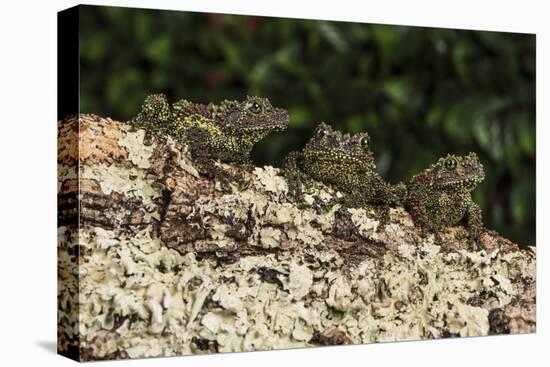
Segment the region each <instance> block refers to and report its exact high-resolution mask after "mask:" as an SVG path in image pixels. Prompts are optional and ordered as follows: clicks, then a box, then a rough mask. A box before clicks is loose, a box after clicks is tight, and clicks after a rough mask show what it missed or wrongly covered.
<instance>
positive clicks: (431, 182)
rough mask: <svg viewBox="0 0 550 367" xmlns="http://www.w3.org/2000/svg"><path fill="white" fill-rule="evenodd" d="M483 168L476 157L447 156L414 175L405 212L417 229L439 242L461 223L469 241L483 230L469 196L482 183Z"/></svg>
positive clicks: (476, 237)
mask: <svg viewBox="0 0 550 367" xmlns="http://www.w3.org/2000/svg"><path fill="white" fill-rule="evenodd" d="M484 178H485V172H484V170H483V165H482V164H481V162H480V161H479V159H478V157H477V155H476V154H475V153H469V154H468V155H466V156H455V155H447V156H446V157H443V158H440V159H439V160H438V161H437V162H435V163H434V164H432V165H431V166H430V167H429V168H427V169H425V170H424V171H422V172H420V173H419V174H417V175H415V176H414V177H413V178H412V179H411V181H410V182H409V184H408V185H407V188H408V198H407V204H406V207H407V210H408V211H409V213H410V214H411V215H412V217H413V220H414V222H415V224H416V225H418V226H420V227H421V228H422V230H423V231H424V232H431V233H434V234H435V235H436V239H440V237H439V232H440V231H442V230H444V229H445V228H447V227H451V226H455V225H457V224H460V223H461V222H464V223H465V225H466V229H467V230H468V233H469V237H470V239H471V240H474V241H477V240H478V239H479V235H480V231H481V230H482V228H483V218H482V213H481V209H480V208H479V206H478V205H477V204H476V203H475V202H474V201H473V200H472V195H471V192H472V191H473V190H474V189H475V187H476V186H477V185H478V184H479V183H480V182H482V181H483V179H484Z"/></svg>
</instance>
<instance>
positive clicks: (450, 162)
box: [443, 157, 458, 171]
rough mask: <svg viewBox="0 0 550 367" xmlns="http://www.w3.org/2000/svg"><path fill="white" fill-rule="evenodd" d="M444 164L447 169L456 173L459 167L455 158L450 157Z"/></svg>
mask: <svg viewBox="0 0 550 367" xmlns="http://www.w3.org/2000/svg"><path fill="white" fill-rule="evenodd" d="M443 164H444V165H445V169H447V170H448V171H454V170H455V169H456V167H457V166H458V162H457V160H456V158H454V157H449V158H447V159H445V163H443Z"/></svg>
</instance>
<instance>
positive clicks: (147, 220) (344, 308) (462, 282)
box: [58, 115, 536, 360]
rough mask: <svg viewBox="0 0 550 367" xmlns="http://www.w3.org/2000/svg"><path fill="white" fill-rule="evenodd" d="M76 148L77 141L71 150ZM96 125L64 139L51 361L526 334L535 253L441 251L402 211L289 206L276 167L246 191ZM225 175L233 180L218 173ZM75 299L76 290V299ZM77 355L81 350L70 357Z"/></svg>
mask: <svg viewBox="0 0 550 367" xmlns="http://www.w3.org/2000/svg"><path fill="white" fill-rule="evenodd" d="M78 137H79V139H78ZM142 139H143V131H137V132H131V131H130V130H129V127H128V126H127V125H126V124H124V123H121V122H117V121H113V120H111V119H108V118H107V119H104V118H101V117H98V116H93V115H83V116H81V117H80V120H78V119H76V118H68V119H66V120H64V121H61V122H60V125H59V155H58V165H59V166H58V167H59V168H58V170H59V171H58V172H59V183H58V190H59V196H58V200H59V244H58V260H59V261H58V278H59V287H58V298H59V332H58V337H59V339H58V349H59V351H60V352H62V353H65V354H70V355H72V356H74V357H76V358H78V359H81V360H97V359H111V358H136V357H148V356H172V355H181V354H193V353H212V352H231V351H249V350H265V349H278V348H292V347H308V346H321V345H334V344H356V343H369V342H380V341H399V340H415V339H432V338H442V337H454V336H478V335H490V334H505V333H528V332H534V331H535V326H536V323H535V299H536V295H535V253H534V251H533V250H532V249H520V248H519V247H518V246H517V245H515V244H514V243H512V242H510V241H509V240H507V239H505V238H502V237H501V236H499V235H498V234H497V233H495V232H492V231H488V230H487V231H485V232H484V233H483V235H482V242H483V245H484V247H485V249H484V250H480V251H479V250H474V249H470V248H469V247H468V244H467V242H466V241H465V239H464V238H465V231H464V229H463V228H461V227H456V228H450V229H449V230H447V231H446V232H445V233H444V234H443V236H442V238H443V242H444V243H443V245H442V246H437V245H435V244H434V239H433V236H429V237H425V238H423V237H421V236H420V234H419V232H418V230H417V228H415V227H414V224H413V222H412V220H411V218H410V216H409V215H408V214H407V213H406V212H405V211H404V210H402V209H395V210H392V212H391V223H390V224H389V225H387V226H385V227H384V228H382V227H381V226H379V223H378V222H377V221H376V220H374V219H372V216H371V215H370V213H368V212H366V211H365V210H362V209H349V210H346V211H344V210H339V209H340V208H339V206H338V205H334V206H331V205H329V204H328V203H329V202H330V200H331V198H333V197H334V196H337V195H338V193H336V192H334V191H333V190H331V189H330V188H327V187H325V186H323V185H320V184H319V185H318V186H316V187H314V188H313V189H312V190H311V192H309V193H307V195H306V200H307V202H308V205H306V206H304V207H302V206H300V207H297V206H296V205H295V203H292V202H290V201H288V199H287V189H288V188H287V184H286V181H285V180H284V179H283V178H282V177H280V176H278V175H277V172H278V170H277V169H275V168H272V167H269V166H267V167H258V168H256V169H255V170H254V171H253V172H250V173H244V175H245V178H246V180H245V181H246V182H245V183H244V184H243V185H240V186H241V187H237V185H234V186H228V185H223V184H222V183H220V182H214V181H211V180H208V179H206V178H204V177H201V176H199V175H198V174H197V171H196V169H195V168H194V167H193V164H192V162H191V161H190V160H189V156H188V154H187V151H186V147H185V146H181V145H179V144H176V143H175V142H173V141H170V140H169V141H167V142H164V143H161V142H154V144H153V145H152V146H144V145H143V144H142ZM224 167H225V168H226V169H228V170H235V168H233V167H230V166H224ZM77 290H79V291H77ZM78 342H79V343H78Z"/></svg>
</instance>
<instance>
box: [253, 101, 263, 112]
mask: <svg viewBox="0 0 550 367" xmlns="http://www.w3.org/2000/svg"><path fill="white" fill-rule="evenodd" d="M250 111H252V112H253V113H260V112H262V105H261V104H259V103H258V101H252V103H250Z"/></svg>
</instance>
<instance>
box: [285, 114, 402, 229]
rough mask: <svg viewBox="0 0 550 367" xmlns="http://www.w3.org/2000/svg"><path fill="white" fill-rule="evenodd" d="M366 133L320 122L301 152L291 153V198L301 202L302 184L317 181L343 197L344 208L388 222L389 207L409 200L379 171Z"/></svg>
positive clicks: (287, 171)
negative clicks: (369, 212)
mask: <svg viewBox="0 0 550 367" xmlns="http://www.w3.org/2000/svg"><path fill="white" fill-rule="evenodd" d="M369 143H370V142H369V136H368V134H367V133H359V134H353V135H350V134H342V133H341V132H339V131H335V130H333V129H332V128H331V127H330V126H329V125H327V124H325V123H321V124H320V125H319V126H318V127H317V129H316V130H315V133H314V135H313V137H312V138H311V140H310V141H309V142H308V143H307V145H306V147H305V148H304V149H303V151H301V152H293V153H291V154H290V155H289V156H288V157H287V159H286V161H285V167H284V169H283V174H284V175H285V176H286V177H287V179H288V181H289V189H290V192H291V195H292V196H294V198H295V199H297V200H301V199H302V192H301V184H302V183H307V181H308V180H311V179H313V180H317V181H320V182H322V183H324V184H327V185H330V186H332V187H334V188H335V189H336V190H338V191H340V192H341V193H342V194H343V195H344V206H346V207H352V208H366V209H375V212H376V214H377V216H378V217H379V219H381V221H382V222H383V223H386V222H387V221H388V219H389V215H388V214H389V210H388V209H389V207H390V206H396V205H401V204H403V203H404V200H405V197H406V187H405V185H404V184H403V183H399V184H397V185H391V184H389V183H387V182H385V181H384V180H383V179H382V178H381V177H380V175H378V173H377V172H376V165H375V163H374V158H373V153H372V152H371V150H370V148H369Z"/></svg>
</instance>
